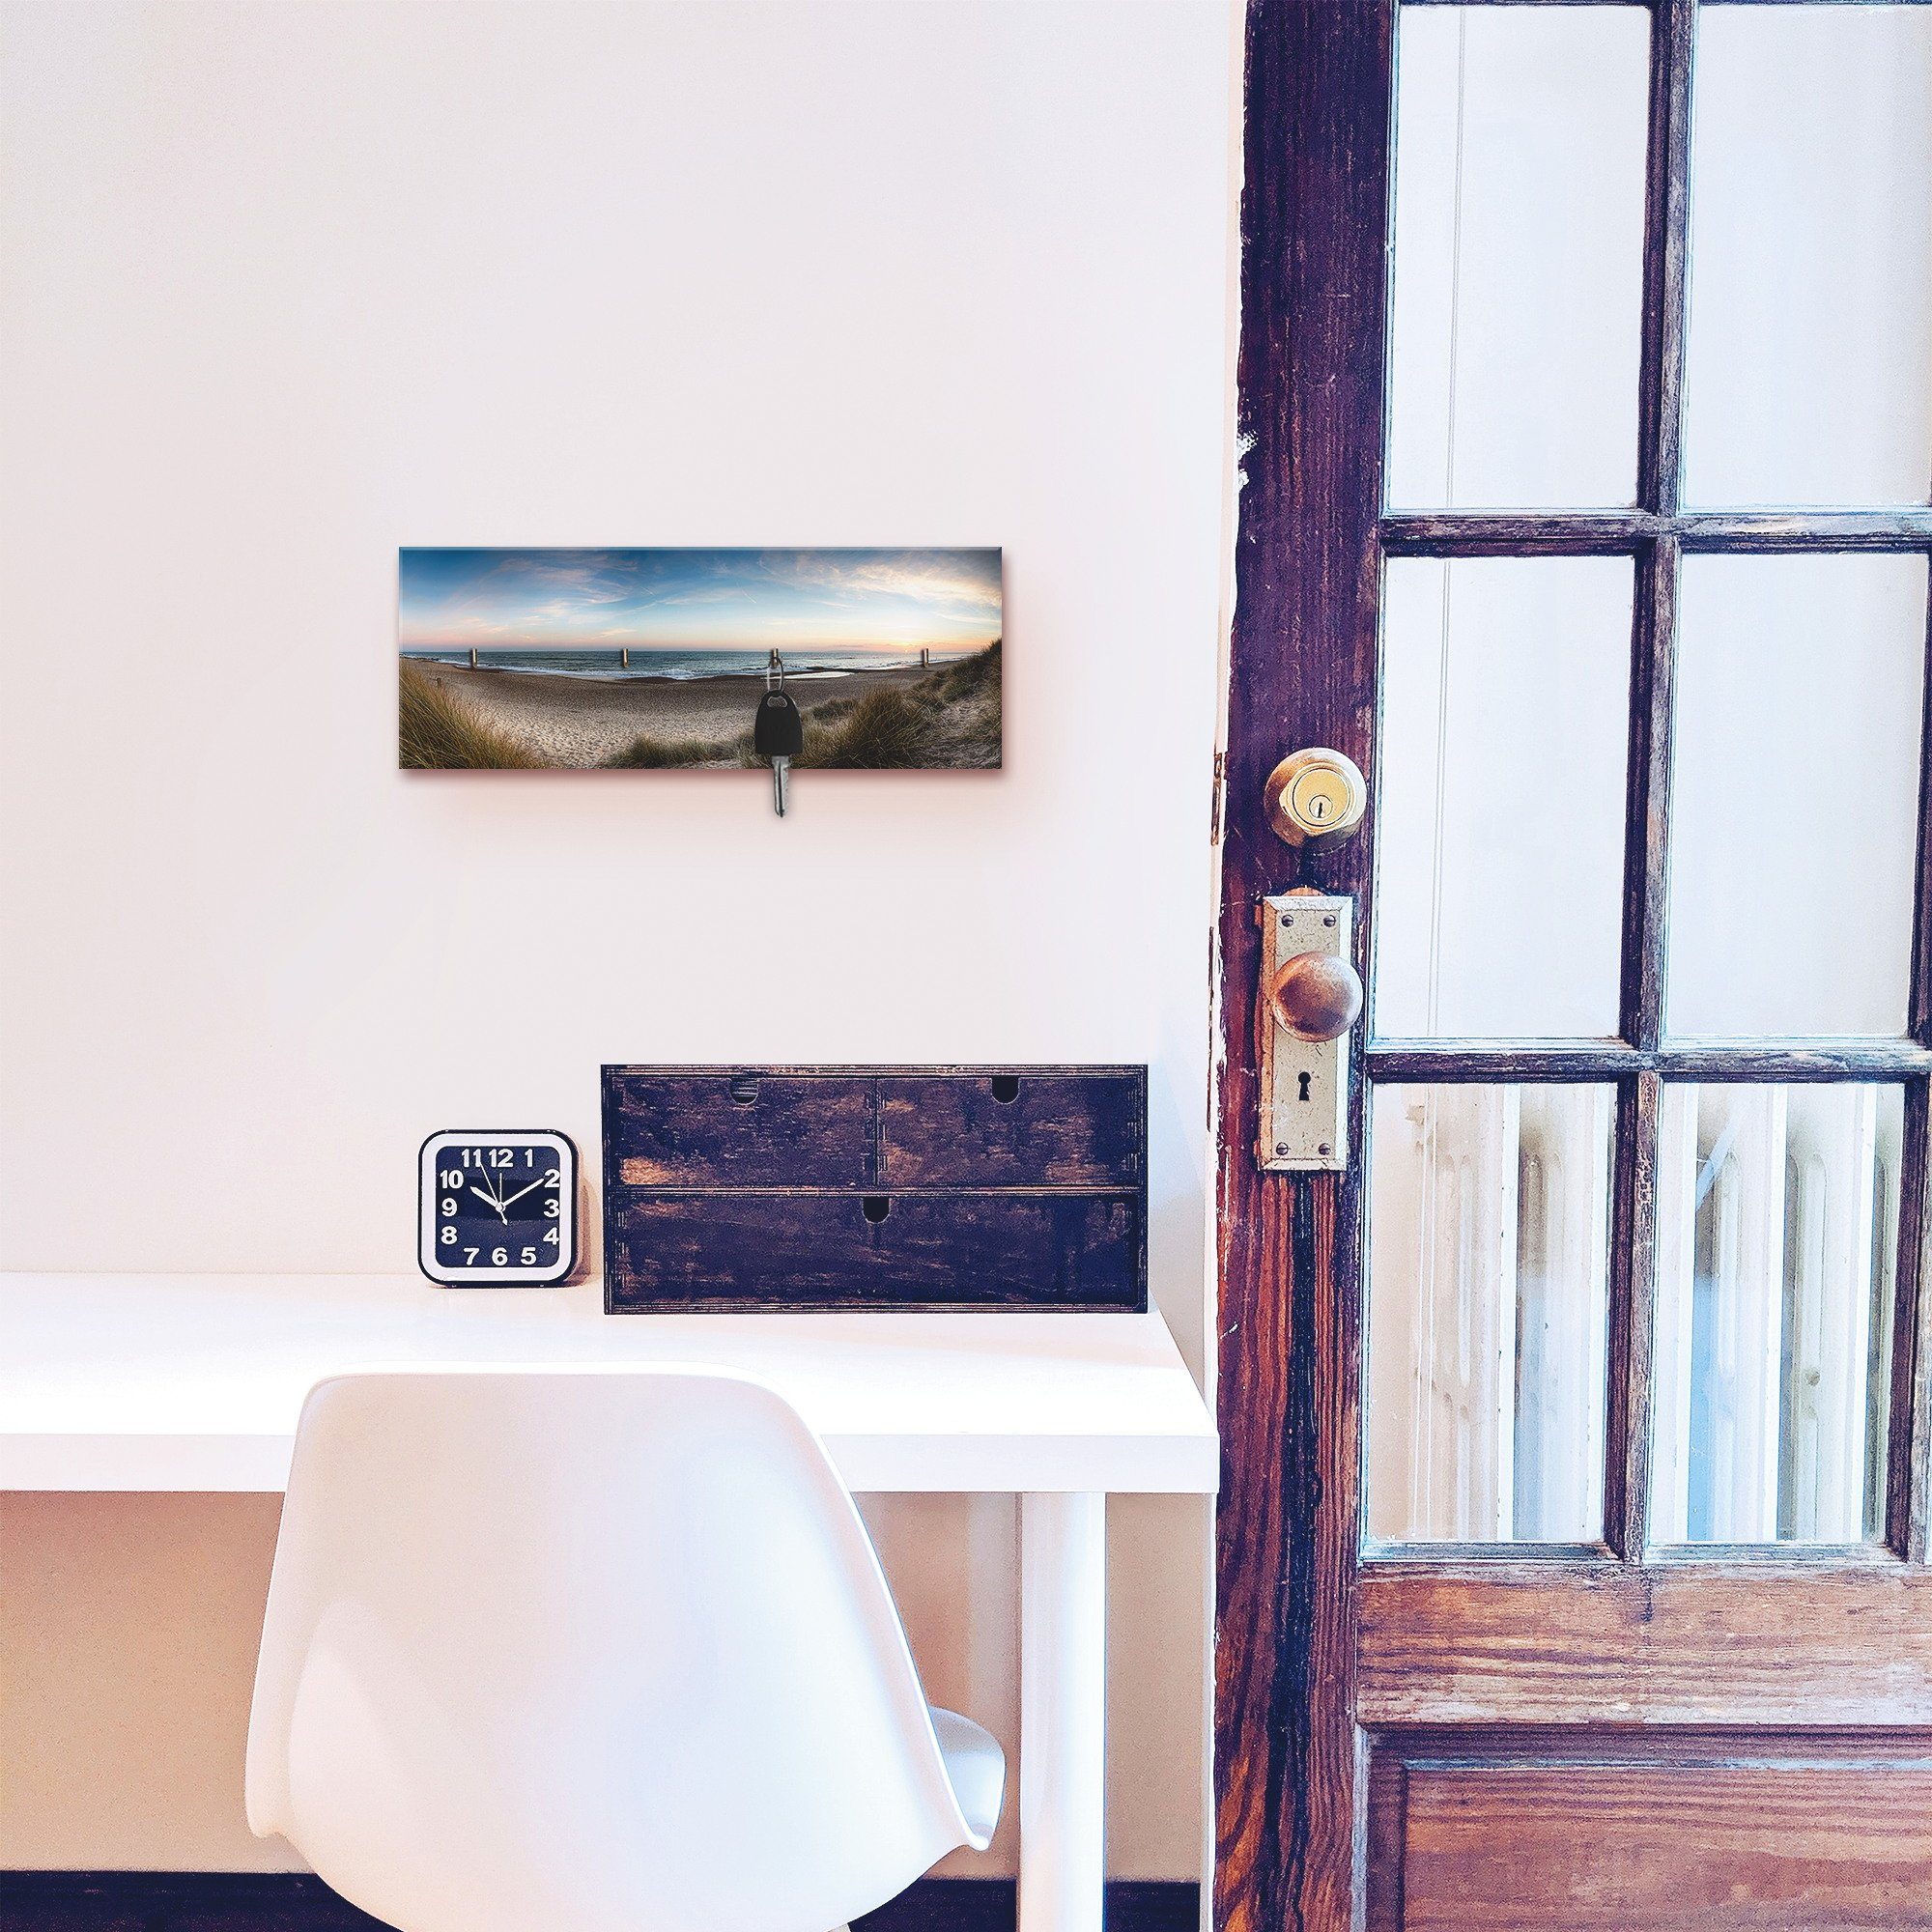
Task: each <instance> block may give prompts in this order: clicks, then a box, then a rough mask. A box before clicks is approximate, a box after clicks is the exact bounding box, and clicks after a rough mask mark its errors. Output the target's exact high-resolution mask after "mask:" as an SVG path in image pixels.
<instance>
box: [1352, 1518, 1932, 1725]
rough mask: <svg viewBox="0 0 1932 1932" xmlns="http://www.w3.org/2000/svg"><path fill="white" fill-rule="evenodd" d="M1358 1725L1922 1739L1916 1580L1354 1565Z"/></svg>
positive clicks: (1841, 1569)
mask: <svg viewBox="0 0 1932 1932" xmlns="http://www.w3.org/2000/svg"><path fill="white" fill-rule="evenodd" d="M1356 1596H1357V1603H1358V1613H1359V1618H1360V1656H1359V1663H1358V1669H1359V1697H1360V1701H1359V1705H1358V1712H1359V1715H1360V1718H1361V1719H1362V1721H1363V1722H1365V1723H1372V1724H1397V1723H1439V1724H1448V1723H1486V1722H1505V1721H1514V1722H1517V1723H1523V1724H1531V1723H1575V1724H1590V1723H1602V1724H1623V1723H1645V1724H1754V1725H1766V1726H1775V1725H1786V1724H1792V1725H1814V1724H1859V1725H1865V1726H1871V1727H1874V1728H1876V1727H1879V1726H1883V1725H1899V1724H1904V1725H1927V1724H1932V1574H1928V1573H1927V1572H1926V1571H1924V1570H1923V1569H1920V1568H1918V1567H1916V1566H1908V1565H1904V1564H1898V1563H1893V1562H1885V1561H1871V1562H1865V1563H1860V1564H1846V1563H1844V1562H1843V1561H1842V1559H1840V1558H1833V1557H1828V1556H1821V1557H1819V1558H1817V1559H1814V1560H1811V1561H1794V1560H1789V1559H1784V1560H1780V1559H1779V1558H1777V1557H1775V1556H1773V1555H1772V1554H1770V1553H1769V1552H1767V1554H1766V1556H1765V1558H1764V1559H1763V1560H1754V1561H1750V1562H1743V1563H1720V1562H1716V1561H1703V1562H1691V1561H1688V1560H1687V1561H1684V1562H1672V1563H1650V1564H1645V1565H1635V1564H1629V1565H1624V1564H1617V1563H1613V1562H1607V1561H1605V1562H1598V1563H1548V1562H1545V1563H1537V1562H1513V1563H1512V1562H1507V1561H1497V1562H1490V1563H1469V1564H1463V1565H1459V1566H1454V1567H1451V1566H1448V1565H1434V1564H1420V1563H1416V1564H1389V1565H1383V1564H1370V1565H1368V1566H1367V1567H1366V1568H1365V1569H1364V1570H1363V1572H1362V1575H1361V1580H1360V1582H1359V1583H1358V1585H1357V1588H1356Z"/></svg>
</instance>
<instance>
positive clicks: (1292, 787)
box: [1262, 745, 1369, 845]
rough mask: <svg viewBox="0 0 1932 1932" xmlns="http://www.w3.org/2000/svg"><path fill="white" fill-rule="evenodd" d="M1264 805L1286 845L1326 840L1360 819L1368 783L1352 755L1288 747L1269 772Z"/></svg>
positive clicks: (1365, 806)
mask: <svg viewBox="0 0 1932 1932" xmlns="http://www.w3.org/2000/svg"><path fill="white" fill-rule="evenodd" d="M1262 806H1263V809H1264V810H1265V811H1266V813H1267V820H1268V824H1269V825H1270V826H1271V827H1272V828H1273V830H1274V835H1275V837H1276V838H1280V839H1283V840H1284V841H1286V842H1287V843H1288V844H1290V845H1325V844H1327V843H1328V842H1329V840H1331V839H1334V838H1341V837H1342V836H1343V834H1345V833H1349V832H1352V831H1353V830H1354V829H1355V827H1356V826H1358V825H1359V824H1360V823H1361V822H1362V815H1363V814H1364V813H1365V812H1366V811H1367V810H1368V809H1369V784H1368V781H1367V780H1366V779H1365V778H1363V776H1362V774H1361V769H1360V767H1359V766H1357V765H1356V763H1355V761H1354V760H1353V759H1352V758H1350V757H1345V756H1344V755H1343V754H1342V753H1340V752H1331V751H1330V750H1328V748H1327V747H1326V746H1324V745H1311V746H1309V747H1308V748H1307V749H1306V750H1303V751H1299V752H1293V753H1290V754H1289V755H1288V756H1287V757H1285V758H1284V759H1283V760H1282V761H1281V763H1280V764H1278V765H1277V766H1276V767H1275V768H1274V770H1273V771H1271V772H1270V773H1269V774H1268V779H1267V783H1266V784H1265V785H1264V787H1263V788H1262Z"/></svg>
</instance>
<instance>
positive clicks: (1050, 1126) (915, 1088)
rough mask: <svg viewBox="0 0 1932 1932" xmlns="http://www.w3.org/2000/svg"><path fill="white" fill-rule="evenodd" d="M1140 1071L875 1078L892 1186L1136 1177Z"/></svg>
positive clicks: (1077, 1183)
mask: <svg viewBox="0 0 1932 1932" xmlns="http://www.w3.org/2000/svg"><path fill="white" fill-rule="evenodd" d="M1146 1078H1147V1076H1146V1073H1145V1071H1144V1069H1141V1068H1135V1069H1133V1070H1132V1071H1130V1072H1122V1073H1092V1074H1057V1073H1047V1074H1037V1073H1021V1074H967V1075H953V1076H951V1077H949V1078H945V1079H921V1078H918V1077H915V1076H904V1077H901V1076H897V1075H894V1076H890V1077H887V1078H882V1079H881V1080H880V1081H879V1083H878V1096H879V1151H880V1158H881V1163H882V1167H883V1175H882V1179H884V1181H885V1183H886V1185H887V1186H889V1187H931V1186H957V1187H1013V1186H1019V1185H1034V1186H1042V1185H1043V1186H1049V1187H1126V1186H1131V1185H1132V1184H1133V1183H1134V1182H1135V1181H1136V1180H1137V1179H1139V1177H1140V1174H1141V1167H1142V1161H1141V1134H1142V1122H1144V1121H1145V1119H1146V1117H1147V1095H1146Z"/></svg>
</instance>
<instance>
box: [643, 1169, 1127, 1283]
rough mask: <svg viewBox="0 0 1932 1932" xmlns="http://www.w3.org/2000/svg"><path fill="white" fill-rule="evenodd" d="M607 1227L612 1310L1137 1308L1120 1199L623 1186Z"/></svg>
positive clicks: (1124, 1199) (1124, 1212) (1124, 1206)
mask: <svg viewBox="0 0 1932 1932" xmlns="http://www.w3.org/2000/svg"><path fill="white" fill-rule="evenodd" d="M868 1208H870V1210H871V1212H873V1213H875V1214H878V1215H879V1216H880V1217H881V1218H879V1219H877V1220H870V1219H868V1218H867V1209H868ZM611 1221H612V1244H611V1252H610V1253H609V1255H607V1257H606V1261H605V1266H606V1269H607V1279H608V1281H609V1284H610V1299H611V1306H612V1308H614V1309H617V1310H620V1311H621V1310H625V1309H630V1308H658V1309H668V1308H674V1307H686V1308H730V1307H736V1308H765V1309H769V1308H878V1307H882V1306H883V1307H901V1308H915V1307H917V1308H939V1307H947V1308H1041V1309H1048V1308H1052V1309H1062V1310H1065V1309H1080V1308H1090V1309H1132V1308H1138V1307H1139V1306H1140V1305H1141V1301H1140V1294H1139V1280H1138V1275H1139V1270H1138V1266H1137V1261H1138V1249H1139V1215H1138V1213H1137V1211H1136V1205H1135V1202H1134V1200H1133V1199H1132V1197H1130V1196H1119V1195H1096V1194H1082V1195H1071V1196H1068V1195H1050V1194H1047V1195H1043V1194H1028V1195H1019V1194H995V1193H986V1194H948V1195H930V1194H912V1195H906V1194H897V1195H895V1194H878V1195H866V1194H756V1193H752V1192H745V1193H737V1194H710V1195H681V1194H674V1193H649V1194H646V1193H641V1192H634V1193H630V1194H627V1195H626V1196H625V1197H624V1198H623V1199H621V1200H620V1201H619V1202H618V1203H617V1204H616V1208H615V1211H614V1213H613V1215H612V1217H611Z"/></svg>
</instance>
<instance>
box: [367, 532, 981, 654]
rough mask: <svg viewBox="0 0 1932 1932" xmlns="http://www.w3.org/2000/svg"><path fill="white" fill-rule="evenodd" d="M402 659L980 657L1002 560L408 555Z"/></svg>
mask: <svg viewBox="0 0 1932 1932" xmlns="http://www.w3.org/2000/svg"><path fill="white" fill-rule="evenodd" d="M401 558H402V562H401V583H400V591H399V597H398V615H397V641H398V643H399V644H400V646H401V647H402V648H403V649H405V650H425V649H435V648H439V647H448V646H451V645H454V646H457V647H459V648H461V647H467V646H469V645H471V644H475V645H478V646H480V647H482V648H484V649H507V648H509V647H511V646H517V647H522V648H526V649H527V648H530V647H536V648H542V647H544V646H546V645H549V646H554V647H557V648H559V649H573V650H584V649H599V648H611V647H615V646H617V645H621V644H630V645H633V646H642V647H645V648H649V649H659V650H666V649H669V650H704V649H707V648H710V649H719V650H725V649H738V650H744V649H760V650H762V649H765V648H768V647H771V646H777V647H779V648H781V649H783V648H786V647H793V648H796V647H798V646H801V645H812V646H820V647H825V648H833V647H842V648H844V649H847V650H881V651H887V650H903V649H905V648H906V647H908V646H911V647H913V648H919V647H922V646H924V647H928V648H930V649H933V650H971V649H974V648H976V647H977V646H979V645H981V644H988V643H991V642H992V640H993V639H995V638H997V637H998V636H999V635H1000V631H1001V619H1000V612H1001V600H1000V553H999V552H998V551H997V550H406V551H404V552H402V553H401Z"/></svg>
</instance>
